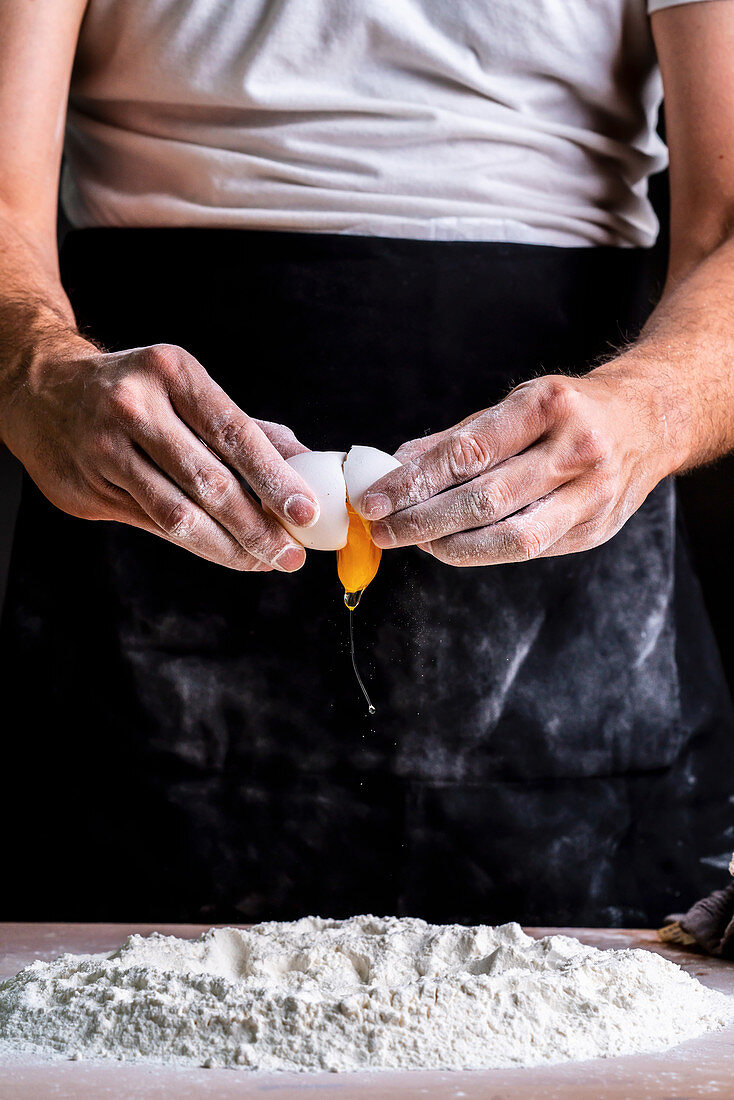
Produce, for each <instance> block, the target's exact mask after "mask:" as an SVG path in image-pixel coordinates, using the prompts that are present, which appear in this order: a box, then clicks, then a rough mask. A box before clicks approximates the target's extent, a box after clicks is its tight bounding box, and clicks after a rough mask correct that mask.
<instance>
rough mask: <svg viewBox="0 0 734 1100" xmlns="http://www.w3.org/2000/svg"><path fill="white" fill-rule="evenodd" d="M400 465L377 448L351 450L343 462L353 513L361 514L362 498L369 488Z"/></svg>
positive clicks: (395, 459) (355, 448)
mask: <svg viewBox="0 0 734 1100" xmlns="http://www.w3.org/2000/svg"><path fill="white" fill-rule="evenodd" d="M400 465H401V463H400V462H398V460H397V458H393V456H392V455H389V454H387V453H386V452H385V451H378V449H377V447H352V448H351V450H350V451H349V453H348V455H347V457H346V459H345V460H344V480H345V481H346V483H347V493H348V494H349V503H350V504H351V506H352V508H354V510H355V512H359V513H361V512H362V498H363V496H364V494H365V493H366V492H367V490H368V489H369V487H370V486H371V485H374V483H375V482H376V481H378V480H379V479H380V478H381V477H384V476H385V474H389V473H390V471H391V470H397V468H398V466H400Z"/></svg>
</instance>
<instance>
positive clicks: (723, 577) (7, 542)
mask: <svg viewBox="0 0 734 1100" xmlns="http://www.w3.org/2000/svg"><path fill="white" fill-rule="evenodd" d="M651 195H652V199H653V203H654V205H655V208H656V210H657V213H658V217H659V218H660V221H661V225H662V226H663V230H662V232H661V235H660V240H659V242H658V244H657V246H656V250H657V254H658V258H659V267H660V272H661V280H660V281H661V285H662V274H663V272H664V269H665V258H666V256H667V249H668V238H667V230H666V227H667V218H668V181H667V174H666V173H662V174H661V175H659V176H657V177H656V178H654V179H653V180H652V181H651ZM733 478H734V456H728V457H727V458H725V459H722V460H720V461H719V462H718V463H716V464H714V465H712V466H709V467H706V468H705V469H702V470H696V471H694V472H693V473H691V474H687V475H686V476H685V477H682V478H680V479H679V482H678V487H679V493H680V499H681V504H682V510H683V516H684V519H685V524H686V528H687V531H688V536H689V539H690V543H691V549H692V552H693V557H694V561H695V563H696V567H697V570H698V574H699V577H700V580H701V584H702V586H703V591H704V598H705V600H706V604H707V607H708V610H709V614H710V616H711V620H712V622H713V626H714V630H715V632H716V637H717V639H718V643H719V649H720V651H721V655H722V660H723V663H724V668H725V671H726V674H727V678H728V680H729V684H730V686H731V687H732V689H734V624H732V620H731V616H730V613H729V608H730V607H731V606H734V570H732V566H731V562H732V557H733V556H734V508H732V500H731V486H732V484H733ZM19 495H20V468H19V465H18V463H17V462H16V460H15V459H14V458H13V456H12V455H10V454H9V453H8V451H7V450H6V449H5V448H3V447H2V446H1V445H0V607H1V606H2V598H3V595H4V590H5V581H6V576H7V568H8V560H9V555H10V549H11V544H12V537H13V525H14V520H15V512H16V509H17V504H18V499H19ZM49 552H50V553H53V548H49Z"/></svg>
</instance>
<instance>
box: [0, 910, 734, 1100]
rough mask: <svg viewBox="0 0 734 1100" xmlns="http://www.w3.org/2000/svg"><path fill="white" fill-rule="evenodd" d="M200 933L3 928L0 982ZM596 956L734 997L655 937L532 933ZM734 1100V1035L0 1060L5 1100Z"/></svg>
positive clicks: (730, 971)
mask: <svg viewBox="0 0 734 1100" xmlns="http://www.w3.org/2000/svg"><path fill="white" fill-rule="evenodd" d="M153 931H158V932H163V933H166V934H168V935H176V936H197V935H199V934H200V933H201V932H202V931H204V928H203V926H197V925H181V924H176V925H174V924H160V925H148V924H146V925H140V924H135V925H132V924H0V978H5V977H8V976H9V975H11V974H15V973H16V972H17V971H18V970H20V969H21V967H23V966H26V965H27V964H28V963H29V962H31V961H32V960H33V959H52V958H54V957H55V956H56V955H59V954H61V953H62V952H64V951H73V952H93V951H111V950H113V949H114V948H115V947H118V946H119V945H120V944H121V943H122V942H123V940H124V939H125V937H126V936H128V935H130V933H132V932H140V933H141V934H143V935H147V934H148V933H149V932H153ZM527 931H528V932H529V933H530V934H531V935H533V936H545V935H549V934H550V933H555V932H561V933H563V934H565V935H569V936H576V937H577V938H578V939H580V940H581V941H582V942H583V943H589V944H593V945H594V946H595V947H616V948H623V947H641V948H643V949H644V950H648V951H657V952H658V953H659V954H661V955H663V956H665V958H668V959H673V960H674V961H675V962H678V963H680V964H681V965H682V966H683V967H684V968H685V969H686V970H687V971H688V972H689V973H691V974H694V975H695V976H696V977H697V978H699V979H700V980H701V981H702V982H703V983H704V984H705V985H709V986H711V987H712V988H714V989H720V990H722V991H723V992H725V993H728V994H730V995H731V996H734V963H725V962H720V961H718V960H716V959H708V958H704V957H702V956H700V955H695V954H692V953H690V952H687V951H682V950H680V949H676V948H672V947H671V948H669V947H664V946H663V945H661V944H660V943H658V941H657V939H656V937H655V934H654V932H651V931H648V930H645V929H624V930H622V929H592V928H529V929H528V930H527ZM717 1096H719V1097H727V1098H729V1100H734V1027H732V1028H728V1029H727V1030H726V1031H723V1032H717V1033H714V1034H710V1035H707V1036H704V1037H703V1038H702V1039H694V1040H693V1041H692V1042H689V1043H683V1044H682V1045H681V1046H679V1047H676V1048H674V1049H673V1050H670V1051H667V1052H666V1053H665V1054H643V1055H636V1056H635V1057H630V1058H608V1059H597V1060H595V1061H591V1062H576V1063H572V1064H566V1065H558V1066H547V1067H542V1068H536V1069H514V1070H504V1069H502V1070H487V1071H482V1072H473V1073H438V1072H426V1073H422V1072H410V1073H407V1072H402V1073H397V1072H391V1073H350V1074H346V1073H345V1074H333V1073H332V1074H329V1073H324V1074H321V1073H319V1074H310V1073H308V1074H306V1073H304V1074H265V1073H252V1072H248V1071H246V1070H245V1071H242V1070H226V1069H172V1068H167V1067H165V1066H148V1065H145V1066H143V1065H125V1064H120V1063H117V1062H97V1063H89V1062H72V1061H55V1062H43V1061H40V1060H39V1059H34V1058H31V1057H29V1056H28V1055H23V1056H16V1055H13V1056H11V1057H8V1058H5V1059H0V1100H47V1098H48V1100H153V1098H155V1100H162V1098H163V1097H166V1098H169V1097H170V1098H172V1100H201V1098H204V1097H212V1098H213V1097H216V1098H217V1100H234V1098H237V1100H252V1098H253V1097H257V1098H259V1100H314V1098H315V1097H324V1100H693V1098H695V1097H707V1098H708V1097H717Z"/></svg>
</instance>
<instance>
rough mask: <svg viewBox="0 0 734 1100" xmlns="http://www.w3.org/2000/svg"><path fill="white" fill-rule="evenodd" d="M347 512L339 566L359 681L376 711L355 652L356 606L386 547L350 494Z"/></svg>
mask: <svg viewBox="0 0 734 1100" xmlns="http://www.w3.org/2000/svg"><path fill="white" fill-rule="evenodd" d="M347 512H348V514H349V530H348V532H347V541H346V545H345V546H343V547H342V548H341V550H337V552H336V568H337V572H338V574H339V580H340V581H341V582H342V584H343V586H344V603H345V604H346V606H347V607H348V608H349V652H350V654H351V657H352V668H353V669H354V675H355V677H356V679H357V683H358V684H359V686H360V689H361V691H362V694H363V695H364V697H365V700H366V701H367V708H368V710H369V713H370V714H374V713H375V708H374V706H373V705H372V702H371V700H370V697H369V695H368V694H367V689H366V688H365V686H364V683H363V682H362V677H361V676H360V675H359V671H358V669H357V661H356V658H355V655H354V622H353V616H354V610H355V608H356V607H357V606H358V604H359V601H360V600H361V598H362V593H363V592H364V590H365V588H366V587H367V585H368V584H369V583H370V581H371V580H373V579H374V577H375V574H376V573H377V570H378V568H379V565H380V558H381V557H382V550H381V549H380V547H379V546H375V544H374V542H373V541H372V539H371V538H370V531H369V527H368V526H367V524H366V522H365V521H364V520H363V519H362V517H361V516H360V515H359V513H358V512H355V510H354V508H352V505H351V504H350V503H349V497H347Z"/></svg>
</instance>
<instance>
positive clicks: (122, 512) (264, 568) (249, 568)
mask: <svg viewBox="0 0 734 1100" xmlns="http://www.w3.org/2000/svg"><path fill="white" fill-rule="evenodd" d="M105 489H106V494H105V495H108V496H110V498H111V499H110V517H109V518H110V519H113V520H114V521H115V522H116V523H125V524H127V525H128V526H129V527H137V528H139V529H140V530H141V531H147V532H148V533H149V534H151V535H156V536H157V537H158V538H160V539H165V541H166V542H170V543H173V545H174V546H175V545H179V543H177V542H176V540H175V539H173V538H171V536H170V535H168V534H166V532H165V531H163V530H162V529H161V528H160V527H158V525H157V524H155V523H154V522H153V520H152V519H151V518H150V516H148V515H147V514H146V513H145V512H144V511H143V509H142V508H141V507H140V505H139V504H138V502H137V501H136V500H133V498H132V497H131V496H130V494H129V493H128V492H127V491H126V490H125V489H121V488H120V487H119V486H117V485H113V484H112V483H111V482H108V481H106V482H105ZM186 549H187V550H189V551H190V552H191V553H193V554H195V555H196V557H199V558H203V559H204V560H205V561H211V562H214V564H216V565H219V564H221V563H220V562H219V561H218V560H217V559H215V558H211V557H209V556H208V555H206V554H202V553H200V552H199V551H198V550H194V549H193V548H192V547H190V546H188V547H186ZM232 568H234V567H232ZM237 568H238V569H240V570H241V571H246V572H248V573H272V571H273V567H272V566H271V565H266V564H265V562H262V561H260V560H259V559H258V558H254V557H253V556H252V555H251V554H245V555H243V561H242V565H241V566H239V567H237Z"/></svg>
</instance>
